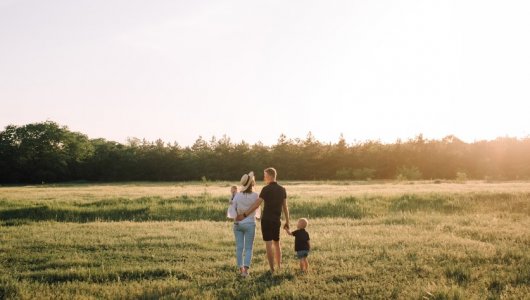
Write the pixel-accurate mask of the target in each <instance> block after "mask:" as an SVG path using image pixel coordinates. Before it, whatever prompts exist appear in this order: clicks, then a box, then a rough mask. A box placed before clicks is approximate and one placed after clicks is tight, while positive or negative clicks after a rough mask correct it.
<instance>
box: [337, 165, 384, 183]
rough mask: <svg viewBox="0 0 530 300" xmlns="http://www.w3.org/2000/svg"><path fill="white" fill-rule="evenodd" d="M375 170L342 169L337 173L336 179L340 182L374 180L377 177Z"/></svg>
mask: <svg viewBox="0 0 530 300" xmlns="http://www.w3.org/2000/svg"><path fill="white" fill-rule="evenodd" d="M375 171H376V170H375V169H371V168H360V169H351V168H342V169H340V170H337V172H335V177H336V178H337V179H339V180H349V179H354V180H372V178H374V175H375Z"/></svg>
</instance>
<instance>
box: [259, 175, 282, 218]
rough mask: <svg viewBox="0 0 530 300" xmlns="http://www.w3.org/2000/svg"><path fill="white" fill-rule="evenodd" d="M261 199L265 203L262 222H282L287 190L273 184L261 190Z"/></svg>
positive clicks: (275, 183)
mask: <svg viewBox="0 0 530 300" xmlns="http://www.w3.org/2000/svg"><path fill="white" fill-rule="evenodd" d="M259 197H260V198H261V199H263V200H264V201H263V202H265V207H264V208H263V215H262V216H261V220H262V221H269V222H280V217H281V215H282V205H283V201H284V200H285V199H286V198H287V192H286V191H285V188H284V187H283V186H281V185H279V184H278V183H277V182H271V183H269V184H268V185H266V186H265V187H264V188H263V189H262V190H261V193H260V194H259Z"/></svg>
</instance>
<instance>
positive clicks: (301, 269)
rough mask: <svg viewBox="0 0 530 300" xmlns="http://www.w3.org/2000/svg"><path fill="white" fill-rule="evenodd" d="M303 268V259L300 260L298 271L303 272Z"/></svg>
mask: <svg viewBox="0 0 530 300" xmlns="http://www.w3.org/2000/svg"><path fill="white" fill-rule="evenodd" d="M304 267H305V263H304V259H303V258H300V271H302V272H303V271H304Z"/></svg>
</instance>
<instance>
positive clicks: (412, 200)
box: [390, 194, 462, 213]
mask: <svg viewBox="0 0 530 300" xmlns="http://www.w3.org/2000/svg"><path fill="white" fill-rule="evenodd" d="M390 210H391V211H401V212H417V211H426V212H440V213H455V212H459V211H461V210H462V206H461V205H460V204H458V203H456V201H455V200H454V199H453V198H452V196H450V195H443V196H442V195H422V196H419V195H410V194H407V195H403V196H400V197H397V198H395V199H393V200H392V202H391V204H390Z"/></svg>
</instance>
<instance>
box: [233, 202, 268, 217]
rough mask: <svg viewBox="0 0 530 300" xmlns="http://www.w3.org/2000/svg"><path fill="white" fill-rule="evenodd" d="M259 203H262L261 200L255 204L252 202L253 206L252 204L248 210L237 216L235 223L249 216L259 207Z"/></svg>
mask: <svg viewBox="0 0 530 300" xmlns="http://www.w3.org/2000/svg"><path fill="white" fill-rule="evenodd" d="M261 202H263V199H261V198H258V199H257V200H256V202H254V204H252V206H251V207H250V208H249V209H247V210H246V211H245V212H243V214H241V215H237V218H236V221H241V220H243V219H244V218H246V217H247V216H248V215H250V214H251V213H252V212H253V211H255V210H256V209H257V208H258V207H259V206H260V205H261Z"/></svg>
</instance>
